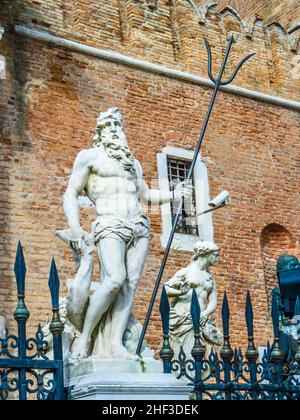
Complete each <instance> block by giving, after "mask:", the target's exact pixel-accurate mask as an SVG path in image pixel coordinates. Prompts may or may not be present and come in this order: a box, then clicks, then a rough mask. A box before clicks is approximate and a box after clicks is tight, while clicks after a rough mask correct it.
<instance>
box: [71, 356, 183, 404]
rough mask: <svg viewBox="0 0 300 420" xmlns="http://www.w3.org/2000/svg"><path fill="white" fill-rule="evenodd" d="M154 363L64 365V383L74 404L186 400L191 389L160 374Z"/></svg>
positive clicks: (87, 360) (151, 360)
mask: <svg viewBox="0 0 300 420" xmlns="http://www.w3.org/2000/svg"><path fill="white" fill-rule="evenodd" d="M162 371H163V365H162V363H161V362H159V361H156V360H154V359H146V360H143V361H134V360H132V361H131V360H129V361H127V360H125V361H124V360H115V359H112V360H98V359H93V358H89V359H86V360H84V361H82V362H80V363H79V364H77V365H66V368H65V383H66V386H68V387H69V386H71V387H72V397H73V398H74V399H75V400H111V401H112V400H120V401H123V400H129V401H130V400H131V401H134V400H150V401H151V400H188V399H189V393H190V392H191V387H189V386H188V385H187V384H186V383H184V382H182V381H180V380H178V379H176V378H175V377H174V375H172V374H164V373H162Z"/></svg>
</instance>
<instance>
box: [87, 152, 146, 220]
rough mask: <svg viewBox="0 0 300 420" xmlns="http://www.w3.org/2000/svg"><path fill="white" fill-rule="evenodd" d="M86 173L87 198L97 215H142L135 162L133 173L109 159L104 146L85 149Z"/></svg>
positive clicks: (139, 172)
mask: <svg viewBox="0 0 300 420" xmlns="http://www.w3.org/2000/svg"><path fill="white" fill-rule="evenodd" d="M85 152H86V158H87V165H88V167H89V174H88V178H87V182H86V185H85V191H86V193H87V196H88V197H89V199H90V200H91V201H92V203H94V204H95V206H96V211H97V215H98V216H105V215H113V216H122V217H135V216H138V215H140V214H141V207H140V202H139V195H140V190H141V186H142V173H141V166H140V163H139V162H138V161H135V166H136V174H133V173H131V172H129V171H126V170H125V169H124V168H123V166H122V164H121V163H120V162H119V161H118V160H116V159H113V158H111V157H109V156H108V155H107V153H106V151H105V149H104V148H103V147H98V148H94V149H89V150H86V151H85Z"/></svg>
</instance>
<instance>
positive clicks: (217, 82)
mask: <svg viewBox="0 0 300 420" xmlns="http://www.w3.org/2000/svg"><path fill="white" fill-rule="evenodd" d="M204 40H205V45H206V48H207V52H208V75H209V78H210V80H211V81H212V82H213V84H214V91H213V95H212V98H211V101H210V105H209V108H208V111H207V114H206V117H205V120H204V123H203V127H202V130H201V134H200V137H199V139H198V143H197V146H196V148H195V152H194V156H193V160H192V163H191V167H190V170H189V173H188V176H187V178H186V181H185V183H186V184H188V182H189V181H191V179H192V177H193V173H194V169H195V165H196V162H197V159H198V155H199V152H200V149H201V145H202V142H203V139H204V136H205V133H206V129H207V126H208V123H209V119H210V116H211V113H212V110H213V107H214V104H215V100H216V97H217V94H218V91H219V89H220V87H221V86H225V85H229V84H230V83H231V82H232V81H233V80H234V79H235V76H236V75H237V73H238V71H239V70H240V68H241V67H242V65H243V64H244V63H245V62H246V61H247V60H249V58H251V57H252V56H253V55H254V54H250V55H248V56H247V57H245V58H244V59H243V60H242V61H241V62H240V63H239V65H238V66H237V68H236V69H235V71H234V72H233V74H232V76H231V77H230V79H228V80H227V81H225V82H222V77H223V74H224V71H225V68H226V64H227V61H228V57H229V54H230V50H231V47H232V44H233V43H234V42H235V39H234V36H233V35H232V36H231V37H230V38H229V40H228V44H227V49H226V53H225V56H224V59H223V63H222V66H221V69H220V72H219V75H218V77H217V79H215V78H214V77H213V75H212V54H211V48H210V45H209V43H208V41H207V40H206V39H204ZM183 202H184V198H183V197H182V198H181V200H180V204H179V207H178V210H177V213H176V216H175V219H174V221H173V226H172V230H171V233H170V237H169V240H168V244H167V247H166V250H165V254H164V257H163V260H162V263H161V266H160V270H159V273H158V276H157V280H156V283H155V287H154V290H153V294H152V297H151V301H150V304H149V308H148V312H147V315H146V318H145V322H144V326H143V329H142V332H141V335H140V338H139V342H138V346H137V349H136V354H137V355H138V356H140V354H141V348H142V344H143V341H144V338H145V334H146V331H147V328H148V324H149V321H150V317H151V313H152V310H153V306H154V302H155V299H156V296H157V292H158V289H159V285H160V282H161V279H162V276H163V273H164V270H165V267H166V263H167V260H168V257H169V253H170V249H171V246H172V242H173V239H174V235H175V232H176V228H177V225H178V222H179V218H180V216H181V212H182V208H183Z"/></svg>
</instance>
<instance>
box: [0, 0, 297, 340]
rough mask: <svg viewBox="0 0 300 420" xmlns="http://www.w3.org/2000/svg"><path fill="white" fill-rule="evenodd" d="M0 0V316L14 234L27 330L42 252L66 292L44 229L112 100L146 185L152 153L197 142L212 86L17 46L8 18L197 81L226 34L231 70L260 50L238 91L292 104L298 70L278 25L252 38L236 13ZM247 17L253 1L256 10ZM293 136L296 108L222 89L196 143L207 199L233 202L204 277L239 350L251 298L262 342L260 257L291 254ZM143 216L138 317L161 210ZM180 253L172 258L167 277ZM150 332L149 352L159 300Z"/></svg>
mask: <svg viewBox="0 0 300 420" xmlns="http://www.w3.org/2000/svg"><path fill="white" fill-rule="evenodd" d="M156 3H157V7H156V6H155V5H156ZM254 3H255V4H257V3H260V2H254ZM254 3H253V4H254ZM265 3H266V2H265ZM270 3H271V2H270ZM4 5H5V8H4V9H3V10H2V11H1V12H0V25H3V26H4V27H5V28H6V34H5V36H4V38H3V40H2V41H0V54H2V55H4V56H5V57H6V60H7V70H8V71H7V78H6V80H4V81H3V83H2V85H1V88H2V92H1V98H0V107H1V113H0V122H1V172H0V183H1V188H0V212H1V216H2V217H1V244H0V270H1V272H0V279H1V280H0V305H1V306H0V311H1V312H5V313H6V314H7V315H8V316H10V319H11V313H12V309H13V307H14V305H15V282H14V278H13V262H14V254H15V250H16V246H17V241H18V239H21V240H22V243H23V246H24V251H25V255H26V262H27V271H28V280H27V301H28V306H29V307H30V309H31V311H32V316H31V325H32V326H33V325H36V324H37V323H38V322H42V323H44V322H46V321H47V319H48V318H49V315H50V311H49V307H50V299H49V293H48V289H47V279H48V272H49V267H50V261H51V257H52V256H53V257H55V259H56V263H57V266H58V269H59V274H60V278H61V281H62V289H63V290H62V294H63V293H64V292H65V290H66V287H65V285H66V279H68V278H70V277H72V272H74V264H73V262H72V257H71V255H70V252H69V250H68V249H67V247H66V246H65V245H64V244H63V243H62V242H61V241H59V240H58V239H56V238H55V236H54V232H55V230H56V229H63V228H65V227H66V222H65V218H64V215H63V210H62V201H61V197H62V194H63V192H64V191H65V188H66V184H67V180H68V176H69V174H70V171H71V168H72V163H73V161H74V159H75V157H76V154H77V153H78V152H79V150H81V149H82V148H87V147H89V145H90V142H91V136H92V134H93V131H94V128H95V119H96V117H97V115H98V113H99V111H100V110H104V109H106V108H108V107H110V106H118V107H119V108H120V109H121V111H122V112H123V113H124V116H125V120H126V132H127V137H128V140H129V143H130V146H131V148H132V150H133V152H134V154H135V155H136V157H137V158H138V159H140V160H141V162H142V164H143V168H144V172H145V177H146V179H147V181H148V182H149V183H150V184H151V185H153V180H154V181H155V180H157V164H156V154H157V153H159V152H160V151H161V149H162V148H163V147H165V146H167V145H169V146H177V147H184V148H190V149H193V148H194V146H195V143H196V140H197V138H198V134H199V130H200V127H201V123H202V121H203V119H204V116H205V113H206V110H207V106H208V102H209V98H210V94H211V90H210V89H208V88H204V87H201V86H195V85H191V84H188V83H184V82H180V81H177V80H172V79H168V78H165V77H162V76H159V75H153V74H150V73H147V72H144V71H140V70H134V69H131V68H128V67H125V66H121V65H117V64H113V63H108V62H105V61H102V60H100V59H96V58H92V57H88V56H86V55H81V54H77V53H74V52H71V51H68V50H65V49H62V48H58V47H56V46H50V45H47V44H45V43H41V42H37V41H33V40H30V39H25V38H22V37H20V36H17V35H15V34H14V32H13V24H14V23H22V24H26V25H28V26H31V27H35V28H40V29H44V30H45V29H46V30H47V31H49V32H51V33H53V34H56V35H58V36H63V37H66V38H70V39H74V40H79V41H80V42H84V43H87V44H89V45H94V46H97V47H99V48H104V49H110V50H116V51H120V52H122V53H126V54H128V55H131V56H135V57H140V58H143V59H147V60H149V61H151V62H156V63H161V64H164V65H167V66H170V67H174V68H179V69H182V70H187V71H190V72H192V73H195V74H199V75H200V76H206V60H207V59H206V51H205V48H204V46H203V42H202V35H206V36H207V37H208V39H209V41H210V42H211V43H212V46H213V53H214V56H215V57H216V59H215V70H216V69H217V67H218V65H220V60H221V55H222V52H224V48H225V45H226V35H227V34H228V33H229V32H230V30H232V29H233V30H235V31H236V37H237V41H238V43H237V45H236V46H235V47H234V50H233V55H232V60H231V63H230V65H231V66H232V65H233V64H234V63H236V62H237V61H238V60H239V59H240V58H241V57H242V56H243V55H244V54H245V53H246V52H249V51H252V50H254V51H256V52H257V56H256V59H254V60H252V62H250V63H249V64H248V65H247V67H245V69H244V70H243V71H242V72H241V73H240V75H239V76H238V79H237V81H236V84H238V85H240V86H244V87H248V88H252V89H256V90H258V91H261V92H266V93H271V94H274V95H276V94H277V95H280V96H283V97H286V98H294V99H297V97H298V94H299V83H300V77H298V73H297V71H295V57H296V58H297V55H296V52H295V51H292V50H291V45H290V43H289V37H288V35H287V34H285V33H283V32H282V30H281V29H280V28H279V27H278V26H273V29H272V28H271V30H270V29H269V30H267V29H266V26H265V23H264V22H257V23H256V25H255V26H254V30H253V34H252V38H251V39H249V38H247V37H246V35H245V33H244V29H242V27H241V25H240V23H238V21H237V20H236V18H235V17H234V16H233V15H231V16H227V17H224V16H223V15H221V14H220V13H219V12H216V11H214V9H209V10H208V13H207V14H206V20H205V24H202V25H199V23H198V21H197V16H196V14H195V12H193V10H192V8H191V7H190V6H189V5H188V3H187V2H186V1H184V0H180V1H171V2H169V1H163V0H161V1H159V2H155V1H152V2H150V1H141V0H140V1H136V0H135V1H134V0H120V1H94V2H91V1H83V0H82V1H75V0H74V1H71V0H66V1H63V0H60V1H58V0H51V1H47V2H46V1H44V0H35V1H29V0H23V1H22V2H21V1H19V2H18V1H16V2H14V4H13V5H12V4H11V2H6V1H4ZM149 5H150V6H149ZM217 10H219V11H220V10H222V8H221V9H217ZM255 11H256V10H255V8H254V6H253V16H254V14H255ZM240 13H242V11H240ZM295 18H296V16H295ZM268 23H269V22H268ZM294 35H295V34H294ZM293 66H294V67H293ZM229 67H230V66H229ZM296 70H297V68H296ZM299 76H300V75H299ZM299 132H300V120H299V114H298V113H297V112H296V111H293V110H290V109H286V108H281V107H278V106H275V105H268V104H265V103H262V102H258V101H254V100H249V99H247V98H242V97H237V96H235V95H232V94H228V93H220V95H219V98H218V100H217V104H216V109H215V111H214V114H213V118H212V121H211V124H210V127H209V130H208V132H207V136H206V139H205V141H204V144H203V149H202V154H203V157H204V159H205V162H206V164H207V167H208V171H209V179H210V186H211V195H212V196H213V195H216V194H217V193H218V192H219V191H220V190H222V189H228V190H230V192H231V194H232V198H233V203H232V206H231V207H230V208H228V209H225V210H221V211H219V212H216V213H215V215H214V228H215V240H216V242H217V243H218V244H219V245H220V247H221V250H222V258H221V261H220V263H219V264H218V266H217V267H216V268H215V270H214V274H215V276H216V279H217V280H218V285H219V296H220V299H221V297H222V293H223V292H224V291H225V290H226V291H227V292H228V297H229V301H230V305H231V312H232V338H233V342H234V343H236V344H238V345H242V344H244V343H245V334H244V329H245V322H244V299H245V295H246V292H247V290H250V291H251V293H252V297H253V301H254V310H255V313H256V323H255V329H256V335H257V341H258V344H264V343H265V342H266V340H267V339H268V338H270V324H269V315H268V293H269V289H270V284H271V282H272V280H270V276H271V277H272V276H274V271H272V269H271V272H272V274H271V275H270V274H269V272H270V261H272V262H274V261H275V259H276V258H277V254H278V252H279V251H278V250H280V252H281V251H285V250H287V251H290V250H293V252H294V253H296V254H297V253H298V252H299V249H298V248H297V246H298V238H299V234H300V223H299V211H298V209H299V205H300V202H299V172H300V165H299V164H300V162H299V154H298V152H297V151H298V148H299ZM156 182H157V181H156ZM150 216H151V221H152V236H151V245H150V253H149V256H148V260H147V264H146V268H145V272H144V275H143V278H142V279H141V282H140V284H139V287H138V291H137V295H136V303H135V312H136V315H137V316H138V318H139V319H140V320H141V321H142V320H143V319H144V317H145V313H146V308H147V306H148V302H149V299H150V295H151V292H152V289H153V285H154V281H155V279H156V275H157V273H158V269H159V266H160V261H161V259H162V255H163V249H162V247H161V244H160V234H161V218H160V212H159V210H156V211H154V212H152V213H151V215H150ZM92 217H93V214H92V212H90V211H87V210H85V211H84V214H83V216H82V222H83V225H84V226H85V227H86V228H87V227H88V226H89V221H90V220H91V219H92ZM274 224H276V225H279V226H281V227H282V228H278V229H279V230H277V231H276V229H275V232H273V231H272V228H270V229H269V228H266V227H267V226H268V225H274ZM281 232H287V234H286V237H287V238H290V240H289V241H285V239H284V238H283V237H282V234H281ZM273 233H274V236H272V234H273ZM276 235H277V236H278V238H277V236H276ZM283 236H284V235H283ZM276 238H277V239H278V240H277V239H276ZM273 244H274V247H273ZM273 248H276V250H275V251H273ZM287 248H288V249H287ZM190 257H191V254H189V253H182V252H176V251H172V253H171V256H170V259H169V262H168V267H167V270H166V274H165V277H164V278H165V279H167V278H169V277H170V276H171V275H172V274H174V272H175V271H176V270H177V269H178V268H180V267H182V266H184V265H186V263H187V261H188V260H189V259H190ZM268 264H269V265H268ZM11 325H13V324H11ZM148 337H149V340H150V341H151V343H152V345H153V346H154V347H157V346H158V345H159V341H160V338H159V337H160V321H159V316H158V310H157V305H156V307H155V311H154V315H153V317H152V321H151V324H150V328H149V333H148Z"/></svg>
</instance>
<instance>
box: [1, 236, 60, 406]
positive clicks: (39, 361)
mask: <svg viewBox="0 0 300 420" xmlns="http://www.w3.org/2000/svg"><path fill="white" fill-rule="evenodd" d="M15 275H16V282H17V291H18V305H17V308H16V310H15V312H14V318H15V320H16V322H17V324H18V335H17V336H15V335H9V334H7V336H6V337H5V338H4V339H1V340H0V400H6V399H9V398H16V399H20V400H26V399H27V398H28V397H29V398H30V395H31V396H35V397H36V398H37V399H38V400H47V399H54V400H62V399H64V379H63V354H62V339H61V334H62V332H63V329H64V327H63V324H62V322H61V320H60V317H59V279H58V275H57V271H56V267H55V262H54V260H53V262H52V266H51V271H50V278H49V288H50V292H51V297H52V311H53V318H52V322H51V324H50V331H51V333H52V334H53V350H54V360H49V359H48V357H47V356H46V352H45V350H46V348H47V346H48V343H47V342H46V341H45V340H44V334H43V331H42V329H41V326H40V325H39V326H38V329H37V333H36V335H35V338H27V335H26V324H27V321H28V319H29V315H30V313H29V311H28V309H27V307H26V304H25V277H26V266H25V260H24V255H23V250H22V246H21V243H19V245H18V250H17V256H16V262H15Z"/></svg>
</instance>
